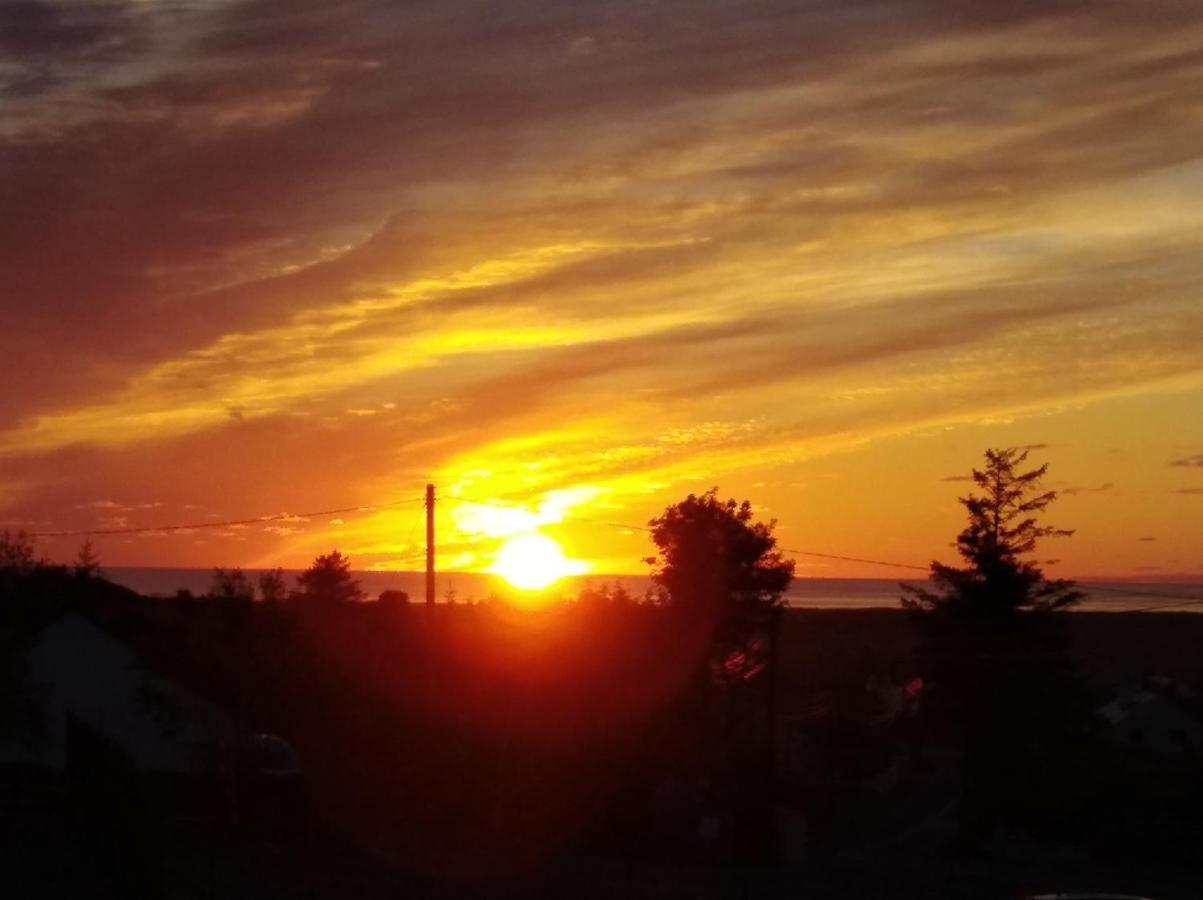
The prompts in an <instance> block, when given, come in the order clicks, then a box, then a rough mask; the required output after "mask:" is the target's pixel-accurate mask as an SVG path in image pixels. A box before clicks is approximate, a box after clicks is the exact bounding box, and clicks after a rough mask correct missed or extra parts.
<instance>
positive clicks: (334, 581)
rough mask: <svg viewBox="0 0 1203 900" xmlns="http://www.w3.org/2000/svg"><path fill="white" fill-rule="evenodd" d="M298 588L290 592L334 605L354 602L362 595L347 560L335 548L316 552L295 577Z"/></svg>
mask: <svg viewBox="0 0 1203 900" xmlns="http://www.w3.org/2000/svg"><path fill="white" fill-rule="evenodd" d="M297 584H298V585H299V586H300V591H299V592H298V593H297V594H294V595H293V596H294V597H295V598H296V599H298V600H302V601H309V602H313V603H320V604H323V605H337V604H339V603H358V602H359V601H360V600H362V599H363V598H364V593H363V591H362V590H361V589H360V587H359V582H358V581H356V580H355V577H354V576H353V575H352V574H351V561H350V560H349V559H347V557H345V556H343V555H342V554H341V553H339V552H338V551H337V550H332V551H330V552H329V553H327V554H324V555H322V556H319V557H318V558H317V559H315V560H314V561H313V565H311V566H310V567H309V568H308V569H306V570H305V571H304V572H302V573H301V574H300V576H298V578H297Z"/></svg>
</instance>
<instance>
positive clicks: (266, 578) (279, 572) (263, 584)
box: [259, 568, 288, 603]
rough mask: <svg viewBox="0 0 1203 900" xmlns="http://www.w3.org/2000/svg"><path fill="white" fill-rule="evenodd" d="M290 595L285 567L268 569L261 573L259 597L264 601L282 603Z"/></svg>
mask: <svg viewBox="0 0 1203 900" xmlns="http://www.w3.org/2000/svg"><path fill="white" fill-rule="evenodd" d="M287 596H288V588H287V586H286V585H285V584H284V570H283V569H279V568H277V569H268V570H267V571H265V572H260V573H259V599H260V600H262V601H263V602H264V603H280V602H282V601H283V600H284V598H285V597H287Z"/></svg>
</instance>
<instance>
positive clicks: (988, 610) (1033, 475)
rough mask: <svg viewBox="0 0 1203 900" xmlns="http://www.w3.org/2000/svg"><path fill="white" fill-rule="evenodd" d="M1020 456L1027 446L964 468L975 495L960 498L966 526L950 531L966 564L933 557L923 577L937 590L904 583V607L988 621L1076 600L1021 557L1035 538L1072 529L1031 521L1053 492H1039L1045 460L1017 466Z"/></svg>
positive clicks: (1067, 585)
mask: <svg viewBox="0 0 1203 900" xmlns="http://www.w3.org/2000/svg"><path fill="white" fill-rule="evenodd" d="M1027 458H1028V451H1027V450H1020V449H1017V448H1005V449H998V450H987V451H986V464H985V466H984V467H983V468H981V469H973V471H972V477H973V481H974V483H975V484H976V485H977V486H978V487H979V488H981V490H982V491H983V493H982V494H981V495H978V494H970V495H969V496H967V497H962V498H961V505H962V506H964V507H965V509H966V511H967V512H968V513H969V524H968V525H966V526H965V529H964V530H963V531H962V532H961V533H960V534H959V535H958V536H957V551H958V552H959V553H960V554H961V557H962V558H963V559H964V560H965V563H966V565H965V566H963V567H959V568H958V567H956V566H948V565H945V564H944V563H941V562H936V561H933V562H932V564H931V580H932V581H933V582H935V583H936V585H937V586H938V587H939V588H940V590H939V591H929V590H925V589H923V588H916V587H912V586H907V585H904V586H903V590H904V591H905V592H906V594H905V596H904V597H903V600H902V603H903V606H904V607H906V608H908V609H912V610H916V611H920V612H946V613H952V614H955V615H961V616H972V617H983V618H991V617H995V616H999V615H1006V614H1007V613H1012V612H1016V611H1019V610H1030V611H1037V612H1051V611H1053V610H1058V609H1063V608H1065V607H1067V606H1070V605H1072V604H1073V603H1076V602H1077V601H1078V600H1080V599H1081V597H1082V593H1081V592H1080V591H1076V590H1074V587H1073V583H1072V582H1070V581H1066V580H1064V579H1049V578H1046V577H1045V576H1044V572H1043V570H1042V569H1041V568H1040V566H1039V565H1038V564H1037V563H1036V562H1035V561H1033V560H1031V559H1028V558H1025V556H1026V554H1030V553H1031V552H1032V551H1033V550H1035V549H1036V545H1037V543H1038V542H1039V541H1040V540H1041V539H1042V538H1046V537H1068V536H1069V535H1071V534H1073V532H1072V531H1067V530H1065V529H1062V528H1054V527H1053V526H1050V525H1042V524H1041V523H1040V522H1039V519H1038V516H1039V515H1040V514H1041V513H1043V512H1044V511H1045V509H1047V507H1048V506H1049V504H1051V503H1052V502H1053V501H1054V500H1056V499H1057V492H1056V491H1045V490H1041V487H1040V481H1041V479H1042V478H1043V477H1044V475H1045V473H1046V472H1047V471H1048V464H1047V463H1046V464H1045V465H1042V466H1039V467H1037V468H1035V469H1029V470H1028V471H1026V472H1024V471H1020V467H1021V466H1022V465H1023V464H1024V462H1026V461H1027Z"/></svg>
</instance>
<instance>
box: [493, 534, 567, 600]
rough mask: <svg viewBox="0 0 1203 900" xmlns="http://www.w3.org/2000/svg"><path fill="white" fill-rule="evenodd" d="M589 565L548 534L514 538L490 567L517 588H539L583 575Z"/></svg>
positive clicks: (525, 535) (526, 589)
mask: <svg viewBox="0 0 1203 900" xmlns="http://www.w3.org/2000/svg"><path fill="white" fill-rule="evenodd" d="M587 568H588V566H587V565H586V564H585V563H583V562H581V561H580V560H576V559H569V558H568V557H566V556H565V555H564V548H563V547H561V546H560V545H559V544H558V543H556V541H554V540H552V539H551V538H549V537H548V536H547V535H545V534H524V535H520V536H519V537H513V538H510V539H509V540H508V541H506V542H505V543H504V544H502V545H501V549H500V550H498V551H497V558H496V559H495V560H494V562H493V566H492V568H491V569H490V570H489V571H491V572H492V573H494V574H495V575H500V576H501V577H502V578H504V579H505V580H506V581H508V582H509V583H510V584H512V585H513V586H514V587H516V588H520V589H521V590H524V591H539V590H542V589H543V588H545V587H549V586H550V585H552V584H554V583H555V582H557V581H559V580H560V579H561V578H563V577H564V576H565V575H579V574H581V573H582V572H584V571H585V570H586V569H587Z"/></svg>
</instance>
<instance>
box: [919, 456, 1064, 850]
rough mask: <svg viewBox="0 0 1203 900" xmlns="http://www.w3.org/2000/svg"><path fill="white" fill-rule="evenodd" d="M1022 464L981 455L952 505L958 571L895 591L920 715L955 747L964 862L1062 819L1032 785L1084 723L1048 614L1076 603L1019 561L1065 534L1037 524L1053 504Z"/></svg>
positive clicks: (1052, 495)
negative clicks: (1003, 836)
mask: <svg viewBox="0 0 1203 900" xmlns="http://www.w3.org/2000/svg"><path fill="white" fill-rule="evenodd" d="M1027 458H1028V452H1027V451H1026V450H1020V449H1017V448H1007V449H991V450H987V451H986V454H985V465H984V466H983V468H981V469H974V470H973V473H972V477H973V482H974V484H975V485H976V486H977V487H978V488H979V489H980V490H981V492H982V493H981V494H974V493H971V494H970V495H969V496H967V497H963V498H961V504H962V505H963V506H964V507H965V509H966V512H967V513H968V518H969V522H968V524H967V525H966V527H965V528H964V530H962V531H961V533H960V534H959V535H958V537H957V550H958V552H959V553H960V555H961V557H962V559H963V560H964V561H965V564H964V565H963V566H961V567H956V566H949V565H945V564H943V563H940V562H933V563H932V564H931V580H932V581H933V582H935V584H936V585H937V590H928V589H924V588H916V587H912V586H908V585H902V588H903V590H904V592H905V593H904V596H903V598H902V604H903V606H904V607H905V608H906V609H908V610H911V611H912V612H914V613H915V614H916V617H917V622H918V623H919V624H920V626H921V629H922V630H921V641H920V647H921V653H922V657H923V659H922V662H923V666H924V670H925V674H926V676H927V678H928V680H929V683H930V684H931V686H932V688H933V691H932V701H934V702H933V703H932V704H929V714H930V715H931V716H932V717H933V718H934V719H936V720H939V719H941V718H944V720H945V721H946V722H947V723H948V724H949V725H951V726H952V727H954V728H955V729H956V730H958V731H959V732H960V735H961V738H962V748H963V751H964V760H963V768H962V791H961V806H960V834H959V846H960V848H961V849H962V850H964V851H967V852H971V853H976V852H980V850H981V849H982V845H983V843H984V842H985V841H986V840H988V839H989V837H990V836H991V835H992V833H993V831H994V828H995V826H996V825H997V824H998V823H999V822H1000V820H1002V819H1004V818H1007V819H1010V820H1012V821H1013V823H1014V824H1018V825H1032V824H1033V822H1034V820H1035V819H1036V818H1038V817H1040V816H1045V817H1046V818H1047V813H1048V812H1049V811H1050V810H1057V811H1058V812H1060V811H1063V810H1064V809H1065V807H1066V804H1064V803H1061V804H1058V803H1057V801H1056V800H1055V798H1054V797H1053V796H1052V794H1051V792H1050V791H1048V790H1046V791H1045V792H1044V794H1043V796H1036V794H1037V793H1038V789H1036V788H1034V787H1033V784H1034V782H1033V778H1032V775H1033V773H1034V772H1036V771H1041V772H1045V773H1047V772H1050V771H1057V770H1058V767H1061V769H1060V770H1061V771H1065V769H1064V766H1065V765H1066V760H1067V759H1068V756H1069V753H1070V750H1071V746H1072V744H1073V741H1074V739H1075V737H1076V735H1075V729H1076V726H1077V723H1078V722H1079V721H1080V716H1079V714H1080V713H1081V712H1082V707H1081V704H1080V702H1079V700H1080V697H1079V693H1078V689H1077V684H1076V681H1075V679H1074V676H1073V672H1072V666H1071V664H1070V660H1069V654H1068V649H1067V647H1068V639H1067V636H1066V630H1065V619H1064V616H1063V615H1059V614H1058V612H1059V611H1061V610H1064V609H1066V608H1068V607H1069V606H1071V605H1072V604H1074V603H1076V602H1077V601H1078V600H1079V599H1080V598H1081V597H1082V594H1081V592H1080V591H1077V590H1075V588H1074V585H1073V583H1072V582H1070V581H1067V580H1064V579H1049V578H1046V577H1045V575H1044V572H1043V570H1042V569H1041V568H1040V566H1039V565H1038V564H1037V563H1036V562H1034V561H1033V560H1031V559H1030V558H1029V556H1028V555H1029V554H1031V553H1032V552H1033V551H1034V550H1035V549H1036V547H1037V545H1038V543H1039V542H1040V541H1041V540H1042V539H1044V538H1049V537H1064V536H1068V535H1070V534H1071V533H1072V532H1070V531H1067V530H1065V529H1061V528H1055V527H1053V526H1050V525H1045V524H1042V523H1041V522H1040V521H1039V517H1040V515H1041V514H1042V513H1043V512H1044V511H1045V510H1046V509H1047V508H1048V506H1049V505H1050V504H1051V503H1052V502H1053V501H1054V500H1055V499H1056V496H1057V495H1056V492H1055V491H1048V490H1043V489H1042V488H1041V484H1040V482H1041V479H1042V478H1043V477H1044V475H1045V473H1046V472H1047V469H1048V467H1047V465H1042V466H1039V467H1037V468H1034V469H1028V470H1026V471H1025V470H1023V469H1022V467H1023V465H1024V463H1025V462H1026V460H1027ZM1045 787H1048V785H1046V786H1045ZM1042 806H1043V811H1040V810H1041V807H1042ZM1058 807H1060V809H1059V810H1058ZM1034 811H1035V812H1034Z"/></svg>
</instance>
